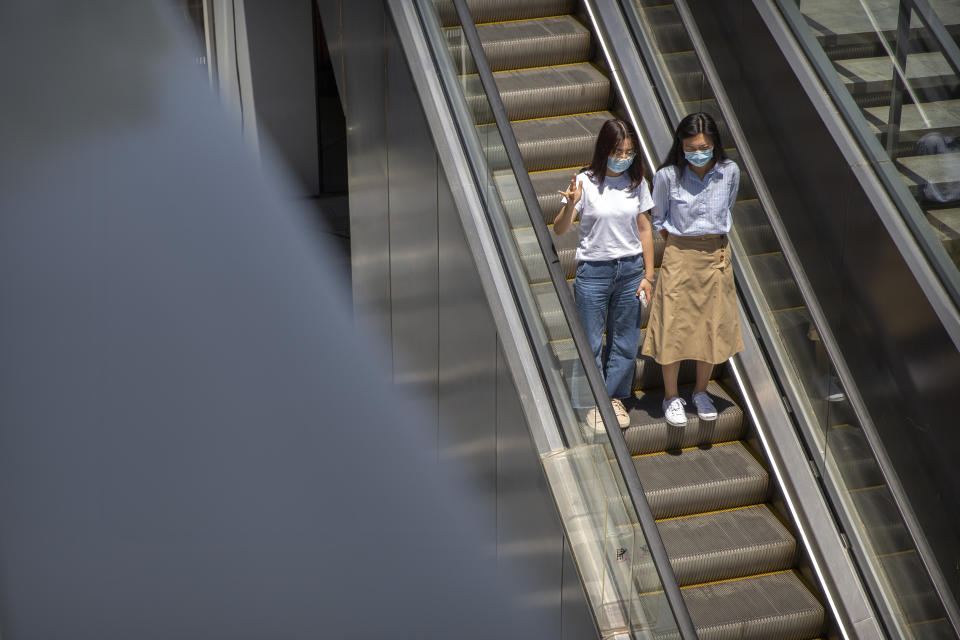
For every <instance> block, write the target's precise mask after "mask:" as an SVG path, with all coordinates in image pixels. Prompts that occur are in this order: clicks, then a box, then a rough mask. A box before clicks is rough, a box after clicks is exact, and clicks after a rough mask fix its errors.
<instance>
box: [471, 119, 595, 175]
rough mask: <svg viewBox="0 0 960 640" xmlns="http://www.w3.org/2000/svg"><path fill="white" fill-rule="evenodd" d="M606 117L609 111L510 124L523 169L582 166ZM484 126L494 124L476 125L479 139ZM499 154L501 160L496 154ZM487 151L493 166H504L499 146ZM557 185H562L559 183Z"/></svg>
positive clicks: (482, 134)
mask: <svg viewBox="0 0 960 640" xmlns="http://www.w3.org/2000/svg"><path fill="white" fill-rule="evenodd" d="M610 118H613V114H611V113H610V112H608V111H601V112H599V113H585V114H581V115H576V116H561V117H556V118H539V119H537V120H523V121H521V122H516V123H514V125H513V130H514V134H515V135H516V138H517V144H518V145H519V147H520V154H521V155H522V156H523V161H524V164H525V165H526V168H527V171H542V170H547V169H559V168H562V167H573V166H582V165H584V164H586V163H588V162H589V161H590V157H591V156H592V155H593V146H594V143H595V141H596V139H597V133H598V132H599V131H600V127H601V126H602V125H603V123H604V122H605V121H606V120H609V119H610ZM488 126H494V125H484V126H481V127H477V130H478V131H479V132H480V139H481V140H484V139H486V137H487V136H486V135H484V129H485V127H488ZM501 153H502V155H503V158H502V159H501V158H499V157H498V154H501ZM488 154H489V155H488V157H489V158H490V163H491V164H492V165H493V166H494V167H497V168H500V167H501V166H504V167H505V166H508V163H507V162H506V153H505V152H503V151H502V148H497V147H492V148H490V149H489V150H488ZM501 163H502V164H501ZM560 186H565V185H564V184H563V182H561V183H560ZM557 188H558V189H559V188H560V187H557Z"/></svg>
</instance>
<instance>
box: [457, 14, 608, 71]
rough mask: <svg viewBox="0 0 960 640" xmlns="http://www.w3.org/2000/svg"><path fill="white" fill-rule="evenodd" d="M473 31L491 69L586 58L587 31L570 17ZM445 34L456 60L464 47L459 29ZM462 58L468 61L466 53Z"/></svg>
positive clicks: (588, 55)
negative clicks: (478, 39) (478, 36)
mask: <svg viewBox="0 0 960 640" xmlns="http://www.w3.org/2000/svg"><path fill="white" fill-rule="evenodd" d="M477 32H478V34H479V35H480V42H481V43H482V44H483V51H484V53H485V54H486V55H487V62H488V63H489V64H490V68H491V69H492V70H493V71H504V70H506V69H523V68H527V67H543V66H548V65H557V64H568V63H571V62H584V61H587V60H589V59H590V31H589V30H588V29H587V28H586V27H585V26H583V25H582V24H581V23H580V22H579V21H578V20H577V19H576V18H574V17H573V16H555V17H551V18H538V19H533V20H514V21H511V22H496V23H493V24H481V25H478V26H477ZM446 35H447V41H448V42H449V43H450V45H452V46H451V52H452V53H453V55H454V59H456V60H460V59H461V54H462V51H463V47H465V46H466V45H465V44H464V42H463V36H462V34H461V33H460V30H459V29H456V28H454V29H448V30H447V32H446ZM466 59H467V60H472V59H471V58H470V56H466ZM468 64H469V63H468ZM463 72H465V73H476V69H473V68H469V67H468V68H467V69H464V70H463Z"/></svg>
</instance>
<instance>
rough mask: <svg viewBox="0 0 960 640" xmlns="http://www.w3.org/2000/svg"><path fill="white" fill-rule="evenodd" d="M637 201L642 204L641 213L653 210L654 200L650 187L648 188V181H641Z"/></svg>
mask: <svg viewBox="0 0 960 640" xmlns="http://www.w3.org/2000/svg"><path fill="white" fill-rule="evenodd" d="M637 200H638V201H639V202H640V206H639V210H640V212H641V213H643V212H644V211H649V210H650V209H653V198H652V197H651V196H650V187H648V186H647V181H646V180H641V181H640V186H639V187H637Z"/></svg>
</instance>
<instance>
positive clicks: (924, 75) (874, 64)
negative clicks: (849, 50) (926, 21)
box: [834, 52, 958, 98]
mask: <svg viewBox="0 0 960 640" xmlns="http://www.w3.org/2000/svg"><path fill="white" fill-rule="evenodd" d="M834 65H835V66H836V68H837V71H838V72H839V73H840V76H841V79H842V80H843V83H844V84H845V85H846V86H847V89H849V91H850V93H852V94H854V95H858V94H871V93H883V92H886V93H887V94H889V92H890V89H891V86H892V77H893V65H892V64H891V61H890V58H888V57H886V56H883V57H878V58H853V59H847V60H837V61H835V62H834ZM906 71H907V73H906V75H907V81H908V82H909V83H910V85H911V87H913V89H914V90H920V89H926V88H939V87H945V86H946V87H950V86H956V85H957V84H958V79H957V76H956V75H955V74H954V73H953V70H952V69H951V68H950V65H949V63H947V61H946V59H945V58H944V57H943V54H941V53H939V52H936V53H915V54H912V55H910V56H909V57H908V58H907V69H906ZM888 98H889V95H888Z"/></svg>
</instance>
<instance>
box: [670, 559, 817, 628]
mask: <svg viewBox="0 0 960 640" xmlns="http://www.w3.org/2000/svg"><path fill="white" fill-rule="evenodd" d="M683 599H684V601H685V602H686V604H687V609H688V610H689V611H690V617H691V618H692V620H693V624H694V626H695V627H696V630H697V636H698V637H699V638H700V640H734V639H736V640H795V639H798V638H816V637H818V636H819V634H820V633H821V631H822V630H823V626H824V609H823V605H822V604H821V603H820V601H819V600H817V598H816V597H815V596H814V595H813V593H811V592H810V590H809V589H807V587H806V585H804V584H803V581H802V580H800V578H799V577H798V576H797V575H796V574H795V573H794V572H793V571H784V572H779V573H773V574H768V575H762V576H756V577H753V578H745V579H742V580H732V581H729V582H719V583H715V584H707V585H702V586H696V587H687V588H685V589H683ZM657 637H669V636H666V635H658V636H657Z"/></svg>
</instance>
